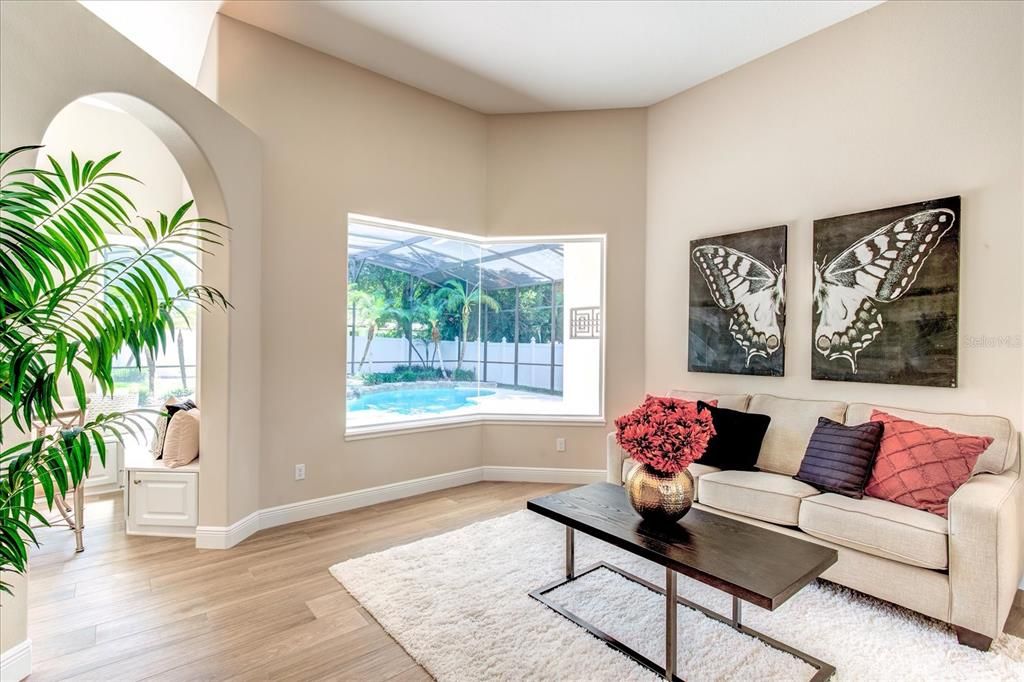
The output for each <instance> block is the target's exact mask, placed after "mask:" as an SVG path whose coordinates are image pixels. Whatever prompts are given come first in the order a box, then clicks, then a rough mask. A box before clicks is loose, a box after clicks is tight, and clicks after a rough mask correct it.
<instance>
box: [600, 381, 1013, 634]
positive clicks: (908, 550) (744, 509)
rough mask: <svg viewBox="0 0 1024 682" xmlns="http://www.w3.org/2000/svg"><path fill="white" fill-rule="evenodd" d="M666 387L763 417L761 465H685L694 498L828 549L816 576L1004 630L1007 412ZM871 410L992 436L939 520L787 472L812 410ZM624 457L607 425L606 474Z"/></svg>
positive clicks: (618, 473)
mask: <svg viewBox="0 0 1024 682" xmlns="http://www.w3.org/2000/svg"><path fill="white" fill-rule="evenodd" d="M671 395H674V396H678V397H681V398H685V399H688V400H698V399H700V400H705V401H710V400H717V401H718V405H719V406H720V407H725V408H729V409H734V410H742V411H746V412H753V413H758V414H767V415H769V416H770V417H771V419H772V420H771V425H770V426H769V428H768V433H767V434H766V435H765V438H764V442H763V443H762V446H761V453H760V456H759V458H758V461H757V466H758V469H759V471H754V472H750V471H721V470H719V469H716V468H714V467H709V466H704V465H701V464H692V465H690V472H691V473H692V474H693V476H694V478H695V479H696V492H695V496H696V501H695V503H694V507H695V508H698V509H703V510H705V511H709V512H714V513H716V514H722V515H724V516H731V517H733V518H738V519H741V520H743V521H747V522H749V523H753V524H755V525H758V526H763V527H765V528H770V529H772V530H775V531H778V532H781V533H786V534H789V535H795V536H800V537H803V538H805V539H807V540H811V541H813V542H818V543H820V544H823V545H827V546H829V547H833V548H835V549H836V550H837V551H838V553H839V561H838V562H837V563H836V564H834V565H833V566H832V567H831V568H829V569H828V570H827V571H826V572H825V573H824V574H823V575H822V577H823V578H825V579H827V580H830V581H832V582H835V583H839V584H841V585H846V586H847V587H850V588H853V589H855V590H858V591H860V592H864V593H867V594H870V595H873V596H875V597H878V598H880V599H884V600H886V601H889V602H892V603H894V604H899V605H901V606H905V607H907V608H909V609H912V610H914V611H918V612H920V613H923V614H925V615H927V616H931V617H933V618H937V619H940V620H942V621H945V622H947V623H950V624H952V625H953V626H954V628H955V630H956V633H957V638H958V639H959V640H960V642H961V643H962V644H966V645H969V646H973V647H975V648H979V649H987V648H988V647H989V646H990V645H991V643H992V639H993V638H994V637H996V636H997V635H998V634H999V633H1001V632H1002V630H1003V625H1004V623H1005V622H1006V617H1007V615H1008V614H1009V612H1010V607H1011V606H1012V604H1013V600H1014V596H1015V595H1016V591H1017V586H1018V584H1019V582H1020V579H1021V574H1022V572H1024V540H1022V535H1024V518H1022V515H1024V483H1022V482H1021V480H1020V461H1019V457H1018V453H1019V449H1020V444H1019V435H1018V434H1017V433H1016V431H1015V430H1014V428H1013V425H1012V424H1011V423H1010V421H1009V420H1008V419H1005V418H1003V417H991V416H977V415H963V414H939V413H931V412H921V411H916V410H907V409H903V408H896V407H886V406H881V405H869V404H865V403H850V404H847V403H843V402H837V401H812V400H795V399H791V398H780V397H776V396H772V395H764V394H758V395H753V396H748V395H715V394H709V393H695V392H688V391H673V392H672V394H671ZM872 409H880V410H883V411H885V412H888V413H890V414H893V415H896V416H900V417H905V418H907V419H912V420H914V421H917V422H920V423H923V424H928V425H934V426H939V427H943V428H947V429H949V430H951V431H955V432H958V433H968V434H975V435H987V436H991V437H992V438H993V439H994V441H993V443H992V445H990V446H989V448H988V449H987V450H986V451H985V452H984V453H983V454H982V455H981V457H980V458H979V459H978V462H977V464H976V465H975V467H974V473H973V475H972V476H971V478H970V480H969V481H968V482H967V483H965V484H964V485H963V486H961V487H960V488H959V489H958V490H957V491H956V492H955V493H954V494H953V497H952V498H951V499H950V502H949V519H948V520H947V519H944V518H942V517H941V516H937V515H935V514H930V513H928V512H925V511H920V510H917V509H913V508H911V507H906V506H903V505H899V504H896V503H894V502H887V501H885V500H879V499H875V498H871V497H864V498H863V499H860V500H856V499H853V498H849V497H844V496H841V495H836V494H834V493H821V492H819V491H818V490H816V489H815V488H813V487H811V486H809V485H807V484H805V483H802V482H800V481H797V480H795V479H794V478H792V476H793V474H795V473H796V472H797V471H798V470H799V468H800V461H801V459H802V458H803V455H804V450H805V448H806V446H807V441H808V439H809V438H810V435H811V432H812V431H813V430H814V427H815V426H816V425H817V421H818V417H821V416H824V417H828V418H829V419H833V420H835V421H838V422H843V423H846V424H860V423H863V422H865V421H867V420H868V419H869V418H870V416H871V411H872ZM633 464H634V461H633V460H632V459H629V458H628V457H627V456H626V455H625V453H624V452H623V451H622V449H621V448H619V446H618V444H617V443H616V441H615V434H614V433H611V434H609V435H608V480H609V481H610V482H612V483H616V484H619V485H621V484H622V481H623V478H624V476H625V473H626V472H628V471H629V469H630V467H632V466H633Z"/></svg>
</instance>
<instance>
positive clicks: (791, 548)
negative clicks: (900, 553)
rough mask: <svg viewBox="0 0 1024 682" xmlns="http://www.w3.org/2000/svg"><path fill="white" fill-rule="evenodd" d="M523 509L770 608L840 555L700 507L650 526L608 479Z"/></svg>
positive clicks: (620, 488) (799, 587) (533, 502)
mask: <svg viewBox="0 0 1024 682" xmlns="http://www.w3.org/2000/svg"><path fill="white" fill-rule="evenodd" d="M526 508H527V509H529V510H530V511H533V512H536V513H538V514H540V515H542V516H546V517H548V518H550V519H553V520H555V521H558V522H559V523H563V524H565V525H566V526H569V527H570V528H573V529H575V530H578V531H580V532H582V533H586V534H587V535H592V536H594V537H596V538H598V539H600V540H603V541H605V542H607V543H609V544H612V545H615V546H616V547H619V548H621V549H624V550H627V551H629V552H632V553H633V554H637V555H639V556H641V557H643V558H645V559H648V560H650V561H653V562H655V563H658V564H661V565H662V566H666V567H668V568H671V569H673V570H675V571H677V572H678V573H682V574H683V575H685V576H688V577H690V578H693V579H694V580H699V581H700V582H703V583H706V584H708V585H711V586H712V587H715V588H717V589H719V590H722V591H723V592H727V593H729V594H731V595H734V596H736V597H739V598H740V599H742V600H744V601H747V602H749V603H751V604H755V605H757V606H760V607H762V608H765V609H770V610H774V609H775V608H776V607H778V606H779V605H781V604H782V603H783V602H785V601H786V600H787V599H789V598H790V597H791V596H793V595H794V594H796V593H797V592H799V591H800V589H801V588H803V587H804V586H805V585H807V584H808V583H810V582H812V581H813V580H814V579H815V578H817V577H818V576H819V575H821V573H822V572H824V571H825V569H827V568H828V567H829V566H831V565H832V564H834V563H835V562H836V561H837V559H838V554H837V553H836V551H835V550H834V549H830V548H828V547H823V546H822V545H818V544H815V543H813V542H808V541H807V540H801V539H800V538H795V537H791V536H789V535H785V534H783V533H778V532H775V531H771V530H767V529H765V528H760V527H758V526H755V525H753V524H750V523H744V522H743V521H737V520H735V519H731V518H728V517H726V516H719V515H718V514H712V513H710V512H704V511H701V510H700V509H691V510H690V511H689V513H688V514H687V515H686V516H684V517H683V518H682V520H680V521H679V522H678V523H676V524H651V523H647V522H645V521H644V520H643V519H642V518H641V517H640V515H639V514H637V513H636V511H634V510H633V507H632V506H631V505H630V504H629V500H628V499H627V498H626V490H625V488H623V487H622V486H617V485H613V484H611V483H591V484H590V485H586V486H582V487H580V488H573V489H572V490H566V491H563V492H560V493H554V494H552V495H546V496H544V497H538V498H536V499H533V500H530V501H529V502H527V504H526Z"/></svg>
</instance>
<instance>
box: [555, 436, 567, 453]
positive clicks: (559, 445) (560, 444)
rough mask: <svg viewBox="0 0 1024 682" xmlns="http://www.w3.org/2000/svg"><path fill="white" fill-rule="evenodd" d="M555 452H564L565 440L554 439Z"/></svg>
mask: <svg viewBox="0 0 1024 682" xmlns="http://www.w3.org/2000/svg"><path fill="white" fill-rule="evenodd" d="M555 452H565V439H564V438H556V439H555Z"/></svg>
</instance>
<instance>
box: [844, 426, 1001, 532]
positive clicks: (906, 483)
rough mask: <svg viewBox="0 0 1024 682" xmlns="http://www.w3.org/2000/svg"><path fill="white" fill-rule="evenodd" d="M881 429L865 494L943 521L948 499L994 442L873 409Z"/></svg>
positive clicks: (969, 475)
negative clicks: (940, 518)
mask: <svg viewBox="0 0 1024 682" xmlns="http://www.w3.org/2000/svg"><path fill="white" fill-rule="evenodd" d="M871 421H874V422H879V423H881V424H882V425H883V426H884V430H883V431H882V441H881V445H880V446H879V449H878V457H877V459H876V460H875V467H874V469H873V470H872V472H871V480H869V481H868V485H867V487H866V488H865V489H864V492H865V494H867V495H870V496H871V497H878V498H881V499H883V500H889V501H891V502H896V503H898V504H902V505H906V506H908V507H914V508H915V509H921V510H923V511H926V512H931V513H932V514H938V515H939V516H942V517H946V514H947V509H948V507H949V498H950V497H951V496H952V495H953V493H954V492H956V489H957V488H959V487H960V486H961V485H963V484H964V483H966V482H967V479H969V478H970V477H971V473H972V472H973V471H974V464H975V462H977V461H978V457H980V456H981V453H983V452H985V450H986V449H987V448H988V446H989V445H991V444H992V441H993V439H992V438H990V437H989V436H969V435H964V434H960V433H953V432H952V431H947V430H946V429H942V428H939V427H937V426H927V425H925V424H918V423H917V422H912V421H910V420H909V419H901V418H899V417H894V416H892V415H891V414H887V413H885V412H880V411H879V410H874V411H873V412H872V413H871Z"/></svg>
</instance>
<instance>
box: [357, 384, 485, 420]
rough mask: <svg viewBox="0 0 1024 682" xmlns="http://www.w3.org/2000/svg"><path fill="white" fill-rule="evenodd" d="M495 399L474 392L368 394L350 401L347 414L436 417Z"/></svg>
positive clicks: (432, 390)
mask: <svg viewBox="0 0 1024 682" xmlns="http://www.w3.org/2000/svg"><path fill="white" fill-rule="evenodd" d="M486 395H494V391H488V390H477V389H475V388H406V389H399V390H396V391H381V392H379V393H369V394H367V395H364V396H362V397H360V398H356V399H355V400H352V399H349V401H348V411H349V412H358V411H360V410H383V411H385V412H397V413H398V414H436V413H438V412H447V411H449V410H454V409H456V408H459V407H465V406H466V405H470V404H472V399H473V398H477V397H480V396H486Z"/></svg>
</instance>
